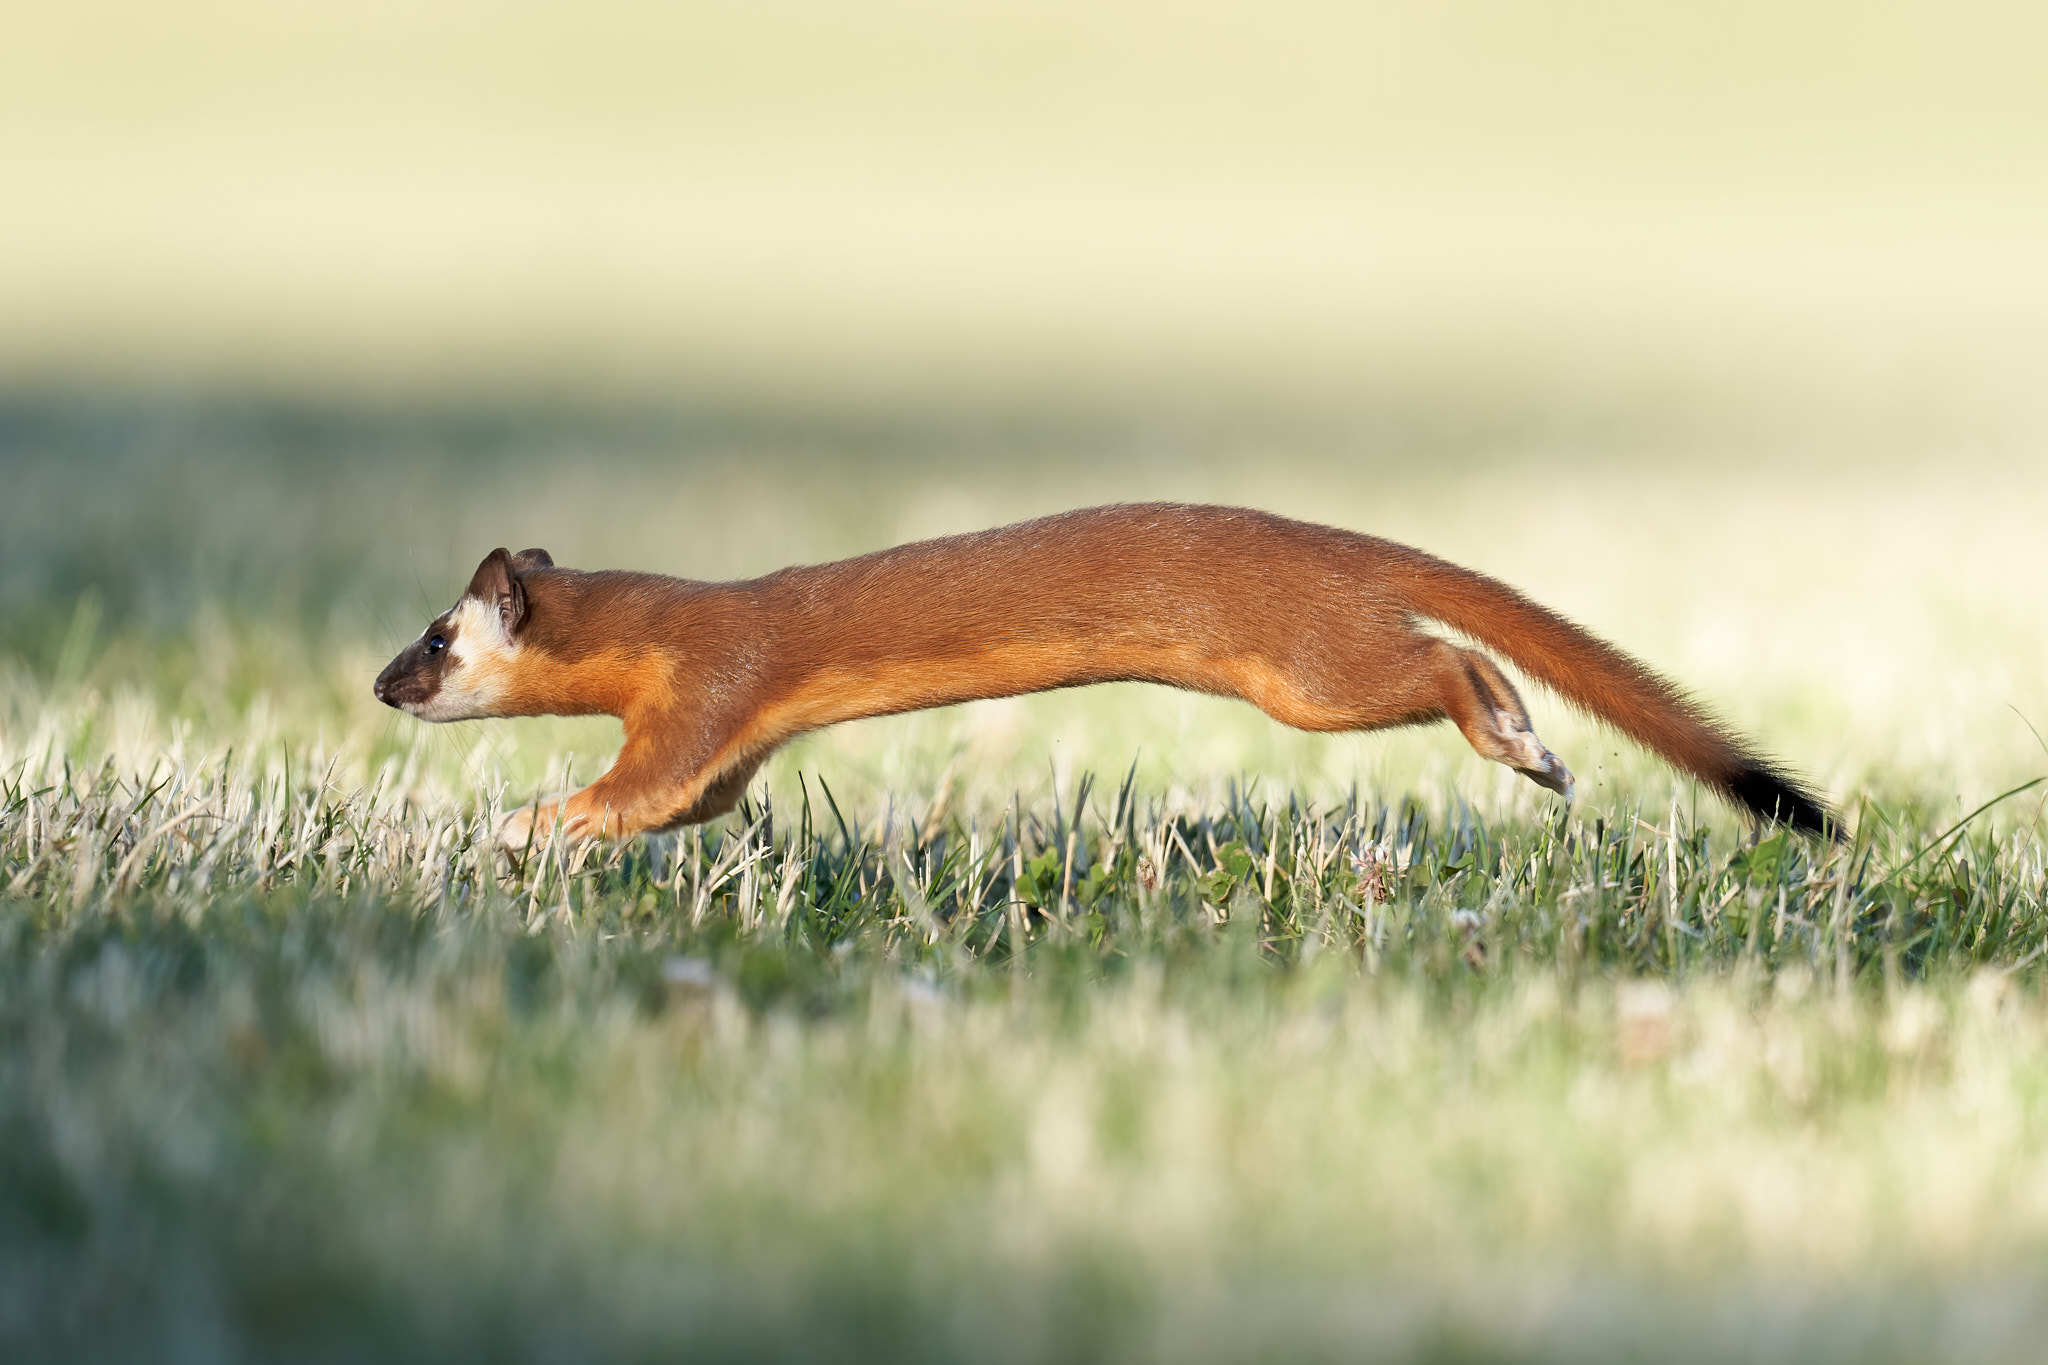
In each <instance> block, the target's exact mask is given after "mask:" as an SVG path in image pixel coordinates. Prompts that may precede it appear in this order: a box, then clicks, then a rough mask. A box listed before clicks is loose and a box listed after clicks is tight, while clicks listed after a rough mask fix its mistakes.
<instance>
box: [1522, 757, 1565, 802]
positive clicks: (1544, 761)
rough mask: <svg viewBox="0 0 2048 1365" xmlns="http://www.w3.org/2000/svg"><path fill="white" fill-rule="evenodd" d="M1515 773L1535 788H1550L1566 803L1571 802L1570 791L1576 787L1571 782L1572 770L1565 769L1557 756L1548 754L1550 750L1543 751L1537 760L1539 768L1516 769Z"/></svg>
mask: <svg viewBox="0 0 2048 1365" xmlns="http://www.w3.org/2000/svg"><path fill="white" fill-rule="evenodd" d="M1516 771H1517V772H1519V773H1521V774H1522V776H1524V777H1526V778H1528V779H1529V780H1530V781H1531V782H1534V783H1535V784H1536V785H1537V786H1539V787H1548V788H1550V790H1552V791H1554V792H1556V793H1557V794H1558V795H1559V796H1562V797H1563V798H1564V799H1565V801H1566V802H1567V803H1569V802H1570V801H1571V799H1572V790H1573V788H1574V787H1575V786H1576V783H1575V782H1574V781H1573V780H1572V770H1571V769H1570V768H1567V767H1565V766H1564V764H1563V763H1562V762H1560V761H1559V759H1558V757H1557V755H1556V754H1554V753H1552V752H1550V750H1548V749H1545V750H1544V751H1543V757H1542V758H1541V759H1540V760H1539V766H1536V767H1531V768H1518V769H1516Z"/></svg>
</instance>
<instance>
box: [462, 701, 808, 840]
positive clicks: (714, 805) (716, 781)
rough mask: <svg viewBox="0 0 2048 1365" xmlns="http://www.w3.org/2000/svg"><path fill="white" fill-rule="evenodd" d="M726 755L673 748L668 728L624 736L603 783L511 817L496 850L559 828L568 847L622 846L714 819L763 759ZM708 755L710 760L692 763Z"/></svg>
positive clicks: (706, 747) (700, 746)
mask: <svg viewBox="0 0 2048 1365" xmlns="http://www.w3.org/2000/svg"><path fill="white" fill-rule="evenodd" d="M679 748H680V749H681V752H679ZM724 748H725V746H720V745H714V744H711V743H708V742H703V741H702V740H701V738H700V740H699V742H697V743H693V744H689V745H684V746H678V744H677V743H676V736H675V734H674V732H673V731H672V730H669V729H668V728H666V727H660V726H650V727H645V728H641V729H638V730H635V729H630V728H629V729H628V731H627V733H626V743H625V746H624V747H623V748H621V749H620V750H619V756H618V758H617V759H616V760H615V761H614V762H613V763H612V766H611V769H610V770H609V771H608V772H606V773H605V775H604V776H603V777H600V778H599V779H597V781H595V782H593V783H591V784H590V785H589V786H587V787H585V788H584V789H583V790H582V791H580V792H577V793H575V794H574V795H573V796H569V797H565V798H563V799H562V800H560V801H543V802H540V803H539V804H537V805H533V806H526V807H522V808H521V809H519V810H515V811H513V812H512V813H511V814H509V815H507V816H506V817H505V818H504V820H503V821H501V822H500V823H499V826H498V843H499V845H500V846H501V847H503V848H505V849H507V850H508V851H510V852H514V853H517V852H520V851H522V850H524V849H526V848H528V847H533V846H538V845H540V844H543V843H545V842H547V840H548V837H549V835H550V834H551V833H552V832H553V831H554V830H555V829H556V828H557V827H558V826H559V828H560V830H561V837H562V838H563V839H565V840H569V841H576V840H584V839H624V838H630V837H631V836H633V835H635V834H646V833H650V832H652V831H655V830H663V829H670V828H673V827H674V826H676V825H685V824H694V823H696V822H698V821H701V820H710V819H714V818H716V817H717V816H720V815H723V814H725V813H726V812H727V811H729V810H731V809H732V808H733V807H734V806H736V805H738V804H739V799H740V797H741V796H743V795H744V794H745V793H746V789H747V783H748V781H749V780H750V779H751V778H752V777H753V775H754V773H755V772H756V771H757V770H758V769H759V768H760V766H761V764H762V762H763V761H764V760H765V759H766V758H767V754H766V753H765V752H762V753H759V754H756V755H752V756H749V757H747V758H744V759H740V760H737V761H735V760H734V759H732V758H730V757H728V756H727V755H726V754H725V752H724ZM707 751H708V753H709V757H708V758H697V757H694V756H693V752H694V753H706V752H707Z"/></svg>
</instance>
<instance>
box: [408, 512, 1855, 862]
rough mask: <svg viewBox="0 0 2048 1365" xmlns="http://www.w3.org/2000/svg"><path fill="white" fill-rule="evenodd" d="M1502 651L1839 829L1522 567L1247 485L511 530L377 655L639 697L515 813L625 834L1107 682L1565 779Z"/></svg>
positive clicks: (485, 710)
mask: <svg viewBox="0 0 2048 1365" xmlns="http://www.w3.org/2000/svg"><path fill="white" fill-rule="evenodd" d="M1421 621H1434V622H1438V623H1441V624H1442V625H1444V626H1447V627H1449V628H1450V629H1451V630H1453V631H1456V632H1458V633H1460V634H1462V635H1464V636H1466V637H1469V638H1471V639H1473V640H1476V641H1478V642H1479V643H1481V644H1484V645H1487V646H1490V647H1491V648H1493V649H1495V650H1498V651H1499V652H1500V653H1501V654H1503V655H1505V656H1506V657H1507V658H1508V659H1509V660H1511V661H1513V663H1514V664H1515V665H1516V666H1517V667H1518V668H1520V669H1521V671H1522V672H1524V673H1526V674H1527V675H1529V676H1530V677H1532V678H1534V679H1536V680H1537V681H1538V682H1540V683H1542V684H1544V685H1545V686H1546V687H1548V688H1550V689H1551V690H1552V691H1554V692H1556V693H1558V694H1559V695H1560V696H1562V697H1563V698H1564V699H1565V700H1566V701H1568V702H1570V703H1572V704H1573V705H1574V706H1576V707H1578V708H1579V709H1580V710H1582V711H1585V712H1587V713H1589V714H1591V715H1593V716H1596V717H1598V718H1599V719H1600V720H1602V721H1605V722H1606V723H1607V724H1609V725H1611V726H1613V727H1614V728H1615V729H1617V730H1619V731H1621V732H1622V733H1623V734H1625V735H1627V736H1629V737H1630V738H1632V739H1634V740H1636V741H1637V742H1638V743H1640V744H1642V745H1643V746H1644V747H1646V748H1649V749H1651V750H1653V751H1655V752H1656V753H1658V754H1660V755H1662V756H1663V757H1664V758H1665V759H1667V760H1669V761H1670V762H1671V763H1672V764H1673V765H1674V766H1676V767H1678V768H1681V769H1683V770H1684V771H1686V772H1688V773H1691V774H1692V775H1693V776H1695V777H1697V778H1698V779H1699V780H1700V781H1702V782H1704V783H1705V784H1706V785H1708V786H1709V787H1712V788H1713V789H1714V790H1715V791H1717V792H1719V793H1720V794H1721V795H1722V796H1723V797H1725V798H1727V799H1728V800H1729V801H1730V802H1732V803H1734V804H1735V805H1737V806H1740V807H1742V808H1743V809H1745V810H1747V811H1750V812H1752V813H1753V814H1755V815H1758V816H1761V817H1763V818H1765V819H1770V820H1779V821H1783V822H1785V823H1787V824H1789V825H1792V826H1794V827H1795V828H1797V829H1800V830H1805V831H1810V832H1814V833H1826V832H1829V831H1831V830H1833V829H1835V828H1836V822H1835V817H1834V816H1833V815H1832V814H1831V813H1830V812H1829V811H1828V810H1827V808H1826V807H1825V806H1823V805H1822V804H1821V802H1820V801H1819V800H1818V799H1817V798H1816V797H1815V796H1814V795H1813V794H1812V793H1811V792H1810V791H1808V790H1807V788H1806V787H1805V786H1804V785H1802V784H1801V783H1800V782H1799V781H1798V780H1796V779H1794V778H1792V777H1790V776H1788V775H1787V774H1786V773H1785V772H1784V771H1782V770H1781V769H1779V768H1778V767H1777V766H1775V765H1774V764H1772V763H1771V762H1770V761H1769V760H1767V759H1765V758H1764V757H1763V756H1761V755H1760V754H1759V753H1758V752H1757V751H1756V750H1755V749H1754V748H1752V747H1751V746H1750V745H1749V744H1748V743H1747V742H1745V741H1744V740H1742V739H1741V738H1739V737H1738V736H1736V735H1735V734H1733V733H1732V732H1730V731H1729V730H1728V729H1726V728H1725V727H1723V726H1722V725H1721V724H1720V723H1719V722H1717V721H1715V720H1714V719H1713V718H1712V717H1711V716H1709V715H1708V714H1707V713H1706V712H1704V711H1703V710H1701V709H1700V708H1699V707H1698V706H1696V705H1694V704H1693V703H1692V702H1691V701H1689V700H1688V699H1687V698H1686V696H1685V694H1684V693H1683V692H1681V691H1680V690H1679V689H1678V688H1677V687H1675V686H1674V685H1672V684H1671V683H1669V682H1667V681H1665V680H1664V679H1663V678H1661V677H1659V676H1658V675H1657V674H1656V673H1654V672H1652V671H1651V670H1650V669H1649V668H1648V667H1646V666H1645V665H1643V664H1642V663H1640V662H1638V661H1637V660H1635V659H1633V658H1631V657H1629V656H1628V655H1627V654H1624V653H1623V652H1622V651H1620V650H1619V649H1616V648H1615V647H1614V646H1612V645H1610V644H1607V643H1606V642H1605V641H1603V640H1600V639H1598V638H1596V637H1595V636H1593V635H1591V634H1589V633H1588V632H1586V631H1584V630H1582V629H1580V628H1579V627H1578V626H1575V625H1573V624H1572V623H1571V622H1570V621H1567V620H1565V619H1564V618H1563V617H1562V616H1559V615H1557V614H1556V613H1555V612H1552V611H1550V610H1548V609H1547V608H1544V607H1541V606H1538V605H1537V604H1536V603H1534V602H1532V601H1530V600H1529V599H1528V598H1526V597H1524V596H1522V595H1521V594H1520V593H1518V592H1516V591H1515V590H1514V589H1513V588H1510V587H1508V586H1506V585H1505V584H1503V583H1499V582H1496V581H1495V580H1493V579H1491V578H1487V577H1485V576H1484V575H1482V574H1478V573H1474V572H1472V571H1471V570H1469V569H1461V568H1459V567H1458V566H1456V565H1454V564H1450V563H1447V562H1445V561H1444V560H1441V559H1437V558H1434V557H1432V556H1430V555H1427V554H1424V553H1422V552H1421V551H1419V550H1412V549H1409V548H1408V547H1406V546H1403V545H1396V544H1394V543H1392V542H1390V541H1385V540H1379V539H1376V538H1374V537H1372V536H1366V535H1359V534H1357V533H1355V532H1351V531H1341V530H1337V529H1334V528H1332V527H1327V526H1314V525H1309V524H1307V523H1304V522H1299V521H1289V520H1287V519H1285V518H1283V517H1277V516H1272V515H1270V514H1268V513H1264V512H1254V511H1247V510H1244V509H1240V508H1230V507H1192V506H1181V505H1176V504H1164V503H1158V504H1138V505H1129V506H1117V507H1096V508H1089V509H1086V510H1083V511H1076V512H1066V513H1062V514H1060V515H1058V516H1051V517H1045V518H1043V519H1041V520H1038V521H1027V522H1021V523H1019V524H1017V525H1015V526H1005V527H1001V528H998V529H996V530H993V531H980V532H976V533H974V534H972V535H960V536H947V537H944V538H942V539H938V540H927V541H920V542H918V543H916V544H913V545H904V546H899V547H898V548H896V549H893V550H883V551H880V552H878V553H875V554H868V555H862V556H860V557H858V558H855V559H845V560H840V561H839V562H837V563H833V564H816V565H807V566H802V567H797V568H789V569H782V570H779V571H777V572H775V573H771V574H769V575H767V576H766V577H763V578H755V579H750V580H747V581H745V582H736V583H696V582H691V581H689V580H687V579H679V578H665V577H662V576H660V575H657V574H647V573H624V572H616V571H605V572H597V573H584V572H580V571H577V570H574V569H563V568H558V567H557V566H556V565H555V562H554V560H553V559H551V558H550V557H549V556H548V553H547V552H546V551H545V550H523V551H521V552H520V553H518V554H516V555H514V554H508V553H506V552H505V551H504V550H493V551H492V552H491V554H490V556H489V557H488V558H486V559H485V560H484V562H483V563H482V564H480V565H479V566H478V567H477V571H476V576H475V577H474V578H472V579H471V580H470V583H469V588H468V590H467V591H466V592H464V594H463V595H462V600H461V601H459V602H457V603H456V604H455V605H454V606H453V607H452V608H450V609H449V610H448V611H446V612H444V613H442V614H441V615H440V616H438V617H436V618H434V620H433V621H432V622H431V623H430V624H429V625H428V626H427V628H426V630H424V631H423V632H421V634H420V637H419V639H417V640H415V641H414V642H413V643H412V644H410V645H407V646H406V647H405V649H404V650H402V651H401V652H400V653H399V655H398V657H397V658H395V659H393V660H392V661H391V664H390V666H389V667H387V668H386V669H385V670H384V671H383V672H382V673H381V674H379V675H378V677H377V683H376V689H375V690H376V694H377V697H378V699H379V700H380V701H384V702H387V703H389V704H390V705H392V706H395V707H398V708H399V709H401V710H403V711H406V712H407V713H409V714H411V715H414V716H418V717H420V718H421V719H423V720H436V721H446V720H468V719H471V718H475V717H483V716H534V715H592V714H600V713H601V714H606V715H613V716H617V717H618V718H619V719H620V720H622V721H624V722H625V727H626V740H625V745H624V747H623V748H622V749H621V751H620V753H619V757H618V760H617V762H615V763H614V764H613V765H612V767H611V770H610V771H609V772H607V773H606V774H605V775H604V776H603V777H600V778H599V779H598V780H597V781H596V782H594V783H592V784H591V785H590V786H588V787H586V788H584V789H583V790H582V791H580V792H577V793H576V794H575V795H573V796H570V797H568V798H566V799H564V800H563V801H561V802H559V803H555V802H548V803H545V804H542V805H540V806H538V807H534V808H529V809H525V810H520V811H515V812H514V813H513V814H512V815H511V816H509V817H508V818H507V819H506V821H505V823H504V825H503V826H502V827H501V829H500V831H499V836H500V839H501V840H502V841H503V842H504V843H506V844H508V845H511V846H515V847H517V846H522V845H524V844H526V843H527V842H528V840H529V838H531V837H532V836H533V835H534V834H535V832H536V831H539V832H540V833H541V834H545V833H546V831H547V830H548V829H549V828H550V827H551V826H552V825H553V824H554V823H555V822H557V821H559V822H560V824H561V827H562V829H563V831H564V832H565V833H567V834H570V835H578V836H595V835H612V836H617V835H630V834H636V833H639V832H642V831H646V830H658V829H664V828H668V827H670V826H674V825H681V824H688V823H690V822H693V821H698V820H709V819H711V818H712V817H714V816H717V815H721V814H723V813H724V812H726V811H728V810H730V809H731V808H732V807H733V806H734V805H735V804H736V803H737V802H738V801H739V798H740V795H741V793H742V792H743V791H744V790H745V788H746V784H747V781H748V779H749V778H751V777H752V776H753V774H754V771H755V770H756V769H757V768H759V767H760V766H761V763H762V761H763V760H764V759H766V758H767V757H768V755H769V754H770V753H772V752H773V751H774V750H775V749H776V747H777V746H779V745H781V744H783V743H784V742H786V741H787V740H789V739H790V738H792V737H793V736H796V735H799V734H802V733H804V732H805V731H807V730H815V729H818V728H819V727H821V726H826V725H832V724H835V723H837V722H839V721H843V720H852V719H855V718H856V717H860V716H879V715H888V714H891V713H894V712H898V711H914V710H917V709H919V708H921V707H927V706H946V705H950V704H952V703H954V702H963V701H969V700H972V699H974V698H977V697H1007V696H1014V695H1017V694H1019V693H1024V692H1040V691H1045V690H1047V689H1050V688H1057V687H1078V686H1083V685H1086V684H1088V683H1101V682H1115V681H1140V682H1155V683H1165V684H1167V685H1169V686H1172V687H1185V688H1190V689H1192V690H1194V691H1197V692H1210V693H1216V694H1218V695H1222V696H1230V697H1241V698H1243V699H1244V700H1246V701H1249V702H1251V703H1252V704H1253V705H1255V706H1257V707H1259V708H1260V709H1261V710H1263V711H1264V712H1265V713H1266V714H1267V715H1269V716H1272V717H1273V718H1274V719H1275V720H1278V721H1281V722H1284V723H1285V724H1288V725H1292V726H1296V727H1298V728H1300V729H1303V730H1377V729H1384V728H1387V727H1390V726H1397V725H1421V724H1427V723H1430V722H1434V721H1439V720H1446V719H1448V720H1450V721H1452V722H1454V723H1455V724H1456V725H1457V726H1458V728H1459V729H1460V730H1462V731H1463V732H1464V734H1465V738H1466V739H1468V740H1470V741H1471V743H1472V747H1473V748H1474V749H1476V750H1478V751H1479V753H1480V754H1481V755H1482V756H1483V757H1486V758H1490V759H1493V760H1495V761H1496V762H1500V763H1505V764H1506V765H1508V766H1509V767H1511V768H1513V769H1515V770H1516V771H1517V772H1520V773H1522V774H1524V775H1525V776H1527V777H1529V778H1530V779H1531V780H1533V781H1535V782H1538V783H1540V784H1541V785H1543V786H1545V787H1548V788H1550V789H1551V790H1553V791H1557V792H1560V793H1562V794H1563V795H1564V796H1565V797H1566V798H1567V799H1569V797H1570V795H1571V790H1572V775H1571V773H1570V772H1569V771H1567V770H1566V768H1565V766H1564V764H1562V763H1560V762H1559V761H1558V759H1557V756H1556V755H1555V754H1553V753H1551V752H1550V750H1548V749H1546V748H1545V747H1544V746H1543V743H1542V741H1540V740H1538V739H1537V738H1536V733H1535V731H1534V730H1533V729H1531V727H1530V724H1529V713H1528V711H1527V710H1526V709H1524V707H1523V705H1522V699H1521V697H1520V696H1519V695H1518V694H1517V693H1516V691H1515V688H1514V685H1513V684H1512V683H1510V682H1509V681H1508V679H1507V677H1506V676H1505V675H1504V674H1503V673H1502V672H1501V670H1500V668H1499V667H1498V666H1496V665H1495V664H1494V662H1493V660H1492V659H1490V658H1488V657H1487V656H1486V655H1484V654H1481V653H1479V652H1478V651H1476V650H1472V649H1466V648H1463V647H1461V646H1459V645H1457V644H1453V643H1451V642H1450V641H1448V640H1445V639H1443V638H1440V637H1438V636H1436V635H1433V634H1430V633H1428V632H1427V631H1425V630H1423V629H1419V628H1418V622H1421Z"/></svg>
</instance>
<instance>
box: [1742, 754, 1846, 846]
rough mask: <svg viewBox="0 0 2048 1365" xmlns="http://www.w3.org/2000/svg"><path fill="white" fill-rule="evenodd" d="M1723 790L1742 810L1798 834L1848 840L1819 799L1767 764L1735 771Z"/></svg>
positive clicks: (1754, 765)
mask: <svg viewBox="0 0 2048 1365" xmlns="http://www.w3.org/2000/svg"><path fill="white" fill-rule="evenodd" d="M1724 790H1726V791H1727V793H1728V796H1729V799H1730V800H1732V801H1734V802H1735V804H1737V805H1739V806H1741V807H1742V808H1743V809H1744V810H1746V811H1749V812H1750V813H1751V814H1753V815H1756V816H1759V817H1761V818H1763V819H1765V820H1775V821H1776V822H1778V823H1779V824H1781V825H1790V826H1791V827H1792V828H1793V829H1796V830H1798V831H1799V832H1800V833H1801V834H1813V835H1818V836H1819V837H1821V838H1823V839H1832V840H1834V841H1835V842H1836V843H1842V842H1845V841H1846V840H1847V838H1848V834H1847V832H1846V831H1845V830H1844V829H1843V828H1842V821H1841V817H1840V816H1838V815H1836V814H1835V813H1834V812H1833V811H1831V810H1829V809H1828V808H1827V807H1826V806H1825V805H1823V804H1822V803H1821V800H1820V798H1819V797H1817V796H1815V795H1814V794H1813V793H1812V792H1810V791H1808V790H1806V788H1805V787H1803V786H1801V785H1800V784H1799V783H1797V782H1795V781H1793V780H1792V779H1791V778H1789V777H1786V776H1785V775H1784V774H1783V773H1781V772H1778V771H1777V770H1776V769H1774V768H1772V767H1771V766H1770V765H1769V764H1767V763H1760V762H1752V763H1747V764H1745V765H1743V766H1742V767H1741V768H1738V769H1737V770H1736V771H1735V774H1734V776H1732V777H1730V778H1729V779H1728V785H1727V786H1726V788H1725V789H1724Z"/></svg>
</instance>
